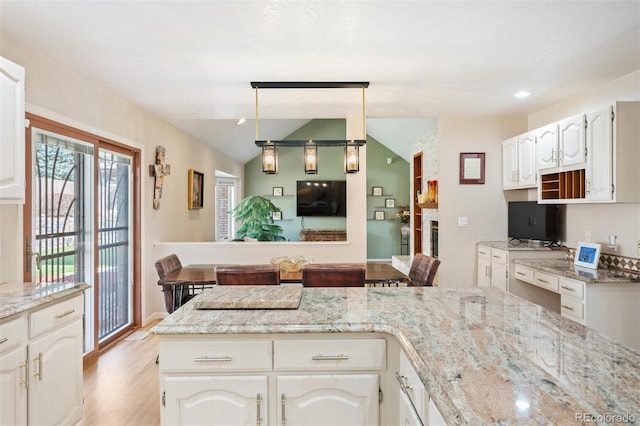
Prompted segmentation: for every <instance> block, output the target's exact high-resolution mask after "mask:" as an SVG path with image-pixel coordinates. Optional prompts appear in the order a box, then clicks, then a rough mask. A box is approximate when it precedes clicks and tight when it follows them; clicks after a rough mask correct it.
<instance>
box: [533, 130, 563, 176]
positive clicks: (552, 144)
mask: <svg viewBox="0 0 640 426" xmlns="http://www.w3.org/2000/svg"><path fill="white" fill-rule="evenodd" d="M535 132H536V163H537V164H536V166H537V169H538V170H542V169H550V168H553V167H558V154H557V153H558V125H557V124H555V123H554V124H549V125H548V126H544V127H541V128H539V129H536V131H535Z"/></svg>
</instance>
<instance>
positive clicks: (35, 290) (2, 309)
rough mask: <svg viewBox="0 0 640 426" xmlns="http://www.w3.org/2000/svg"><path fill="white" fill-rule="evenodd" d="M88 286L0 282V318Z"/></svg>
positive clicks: (61, 297)
mask: <svg viewBox="0 0 640 426" xmlns="http://www.w3.org/2000/svg"><path fill="white" fill-rule="evenodd" d="M89 287H90V286H89V285H88V284H85V283H45V284H43V283H18V282H11V283H0V320H3V319H5V318H8V317H10V316H12V315H16V314H19V313H21V312H24V311H28V310H30V309H34V308H37V307H39V306H40V305H44V304H46V303H49V302H54V301H56V300H60V299H64V298H66V297H69V296H71V295H73V294H75V293H78V292H81V291H83V290H85V289H87V288H89Z"/></svg>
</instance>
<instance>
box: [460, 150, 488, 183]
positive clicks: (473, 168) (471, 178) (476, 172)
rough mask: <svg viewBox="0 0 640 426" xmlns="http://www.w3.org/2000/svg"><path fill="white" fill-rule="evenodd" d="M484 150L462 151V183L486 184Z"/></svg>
mask: <svg viewBox="0 0 640 426" xmlns="http://www.w3.org/2000/svg"><path fill="white" fill-rule="evenodd" d="M484 157H485V154H484V152H461V153H460V185H464V184H484Z"/></svg>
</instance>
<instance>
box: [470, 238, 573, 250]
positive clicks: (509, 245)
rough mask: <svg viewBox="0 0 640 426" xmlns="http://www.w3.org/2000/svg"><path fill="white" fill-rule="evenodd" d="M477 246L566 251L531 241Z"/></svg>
mask: <svg viewBox="0 0 640 426" xmlns="http://www.w3.org/2000/svg"><path fill="white" fill-rule="evenodd" d="M478 244H479V245H483V246H487V247H491V248H495V249H500V250H507V251H534V250H541V251H551V250H564V251H567V248H566V247H549V246H545V245H542V244H541V243H540V242H532V241H516V240H513V241H479V242H478Z"/></svg>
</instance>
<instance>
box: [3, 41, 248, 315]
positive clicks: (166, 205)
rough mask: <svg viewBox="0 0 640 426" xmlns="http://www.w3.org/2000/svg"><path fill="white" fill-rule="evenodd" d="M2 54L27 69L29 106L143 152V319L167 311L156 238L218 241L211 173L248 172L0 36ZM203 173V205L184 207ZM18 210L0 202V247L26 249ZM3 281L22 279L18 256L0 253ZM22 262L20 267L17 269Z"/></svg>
mask: <svg viewBox="0 0 640 426" xmlns="http://www.w3.org/2000/svg"><path fill="white" fill-rule="evenodd" d="M0 42H1V43H0V55H2V56H4V57H6V58H8V59H10V60H12V61H14V62H16V63H18V64H20V65H22V66H24V67H25V69H26V100H27V111H30V112H33V113H36V114H39V115H43V116H46V117H48V118H51V119H54V120H57V121H60V122H63V123H65V124H69V125H72V126H74V127H78V128H81V129H83V130H86V131H90V132H93V133H97V134H100V135H102V136H105V137H109V138H111V139H114V140H117V141H120V142H124V143H128V144H130V145H132V146H134V147H137V148H140V149H141V150H142V165H141V167H142V170H141V173H142V184H143V196H142V226H143V229H142V251H143V252H142V265H143V270H142V274H143V275H142V276H143V319H149V317H150V316H151V315H153V314H154V313H156V312H162V311H163V310H164V308H163V304H162V297H161V293H160V291H159V289H158V287H157V283H156V282H157V275H156V272H155V269H154V267H153V262H154V261H155V260H156V259H155V258H153V253H152V250H151V247H152V246H153V244H154V243H156V242H158V241H213V240H214V237H215V236H214V232H215V222H214V219H215V218H214V211H215V210H214V203H213V200H214V186H215V179H214V171H215V170H216V169H220V170H222V171H225V172H227V173H230V174H232V175H235V176H239V177H241V178H242V177H243V173H244V169H243V165H242V164H240V163H238V162H235V161H233V160H231V159H229V158H228V157H226V156H224V155H222V154H220V153H218V152H216V151H214V150H213V149H212V148H211V147H209V146H208V145H206V144H204V143H202V142H200V141H198V140H195V139H193V138H192V137H190V136H188V135H187V134H185V133H184V132H182V131H180V130H178V129H177V128H175V127H173V126H172V125H170V124H169V123H167V122H166V121H163V120H162V119H160V118H158V117H156V116H154V115H152V114H151V113H149V112H148V111H146V110H145V109H144V108H142V107H140V106H137V105H134V104H132V103H131V102H129V101H127V100H126V99H124V98H123V97H122V96H120V95H119V94H117V93H115V92H112V91H110V90H108V89H107V88H105V87H102V86H100V85H97V84H95V83H94V82H92V81H91V79H89V78H86V77H85V76H83V75H80V74H77V73H75V72H74V71H72V70H70V69H68V68H66V67H65V66H64V65H62V64H59V63H57V62H55V61H54V60H51V59H49V58H47V57H46V56H44V55H42V54H40V53H39V52H36V51H34V50H31V49H28V48H25V47H24V46H21V45H19V44H18V43H16V42H14V41H13V40H12V39H10V38H8V37H6V36H4V35H2V38H1V39H0ZM158 145H162V146H164V147H165V148H166V149H167V157H166V158H167V164H170V165H171V176H169V177H167V178H166V179H165V185H164V191H163V198H162V200H161V207H160V210H153V208H152V198H153V178H151V177H149V175H148V165H149V164H153V163H155V148H156V146H158ZM190 168H193V169H196V170H198V171H201V172H203V173H204V174H205V193H204V202H205V208H204V209H202V210H188V209H187V172H188V169H190ZM21 212H22V209H21V207H18V206H2V208H1V209H0V235H1V244H2V248H3V249H6V250H8V251H7V253H8V252H12V253H15V252H17V253H21V252H22V232H21V219H20V217H21ZM0 259H1V260H0V280H5V281H13V280H20V279H21V277H20V276H19V273H20V272H19V270H20V265H21V262H22V257H21V256H19V255H18V256H5V252H3V253H2V255H1V256H0ZM16 263H18V266H16Z"/></svg>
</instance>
